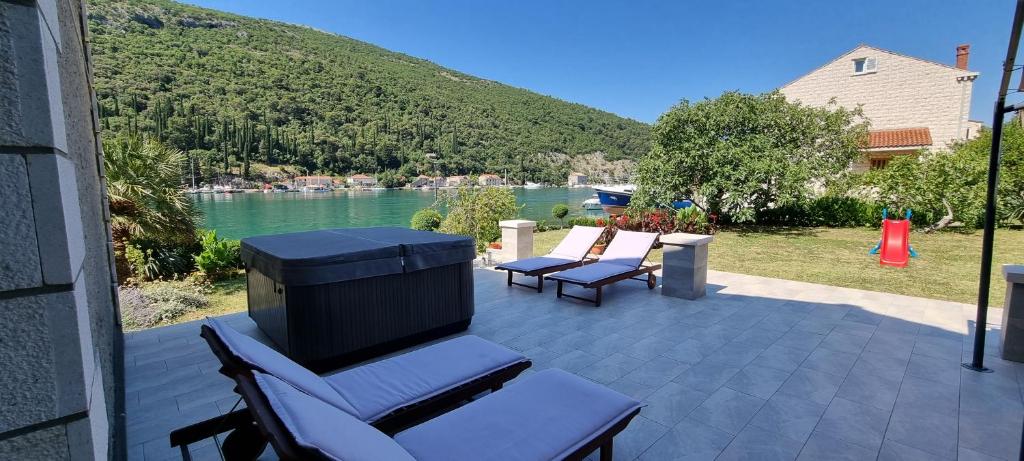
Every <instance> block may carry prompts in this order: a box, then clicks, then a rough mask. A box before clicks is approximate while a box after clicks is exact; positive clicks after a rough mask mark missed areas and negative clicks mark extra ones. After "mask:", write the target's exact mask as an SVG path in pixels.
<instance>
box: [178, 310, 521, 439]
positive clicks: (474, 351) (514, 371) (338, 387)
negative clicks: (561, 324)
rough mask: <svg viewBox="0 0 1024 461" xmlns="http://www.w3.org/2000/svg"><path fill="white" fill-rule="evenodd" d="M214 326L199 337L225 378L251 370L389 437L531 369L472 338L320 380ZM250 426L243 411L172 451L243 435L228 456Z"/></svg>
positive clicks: (208, 425)
mask: <svg viewBox="0 0 1024 461" xmlns="http://www.w3.org/2000/svg"><path fill="white" fill-rule="evenodd" d="M207 322H208V325H203V326H202V332H201V333H200V336H202V337H203V338H204V339H206V341H207V343H209V345H210V348H211V349H212V350H213V353H214V355H216V356H217V358H218V359H219V360H220V362H221V365H222V366H221V369H220V372H221V373H222V374H224V375H226V376H228V377H229V378H232V379H236V378H237V376H238V375H239V374H246V373H250V372H252V371H258V372H261V373H264V374H268V375H273V376H275V377H277V378H278V379H281V380H283V381H285V382H287V383H288V384H289V385H291V386H293V387H296V388H298V389H300V390H301V391H302V392H305V393H307V394H310V395H313V396H315V397H317V398H318V399H320V400H322V401H324V402H327V403H328V404H330V405H333V406H334V407H336V408H338V409H339V410H341V411H344V412H346V413H348V414H350V415H352V416H353V417H355V418H357V419H359V420H360V421H363V422H366V423H369V424H371V425H373V426H374V427H376V428H377V429H378V430H380V431H383V432H385V433H389V434H392V433H395V432H398V431H399V430H401V429H404V428H405V427H408V426H410V425H412V424H415V423H416V422H418V421H419V420H421V419H422V418H424V417H428V416H432V415H434V414H436V413H438V412H439V411H443V410H446V409H449V408H452V407H454V406H456V405H458V404H460V403H461V402H463V401H466V400H468V399H469V398H470V397H472V396H475V395H478V394H480V393H482V392H485V391H487V390H491V391H495V390H498V389H500V388H501V387H502V385H503V384H504V383H505V382H507V381H509V380H511V379H513V378H515V377H516V376H518V375H519V373H522V371H523V370H525V369H527V368H529V367H530V365H531V363H530V361H529V360H528V359H527V358H526V357H524V356H523V355H521V354H519V353H517V352H514V351H512V350H509V349H507V348H505V347H503V346H499V345H497V344H494V343H492V342H490V341H487V340H484V339H481V338H479V337H477V336H472V335H466V336H460V337H458V338H454V339H450V340H447V341H443V342H440V343H437V344H434V345H431V346H427V347H424V348H422V349H417V350H414V351H411V352H407V353H405V354H402V355H398V356H395V357H391V358H388V359H384V360H381V361H378V362H374V363H371V364H367V365H362V366H359V367H355V368H351V369H349V370H345V371H342V372H339V373H335V374H332V375H327V376H324V377H320V376H317V375H316V374H314V373H313V372H311V371H309V370H308V369H306V368H303V367H302V366H301V365H299V364H297V363H295V362H293V361H292V360H290V359H288V358H287V357H285V356H283V355H281V354H280V353H278V352H277V351H275V350H274V349H271V348H270V347H268V346H266V345H264V344H262V343H260V342H259V341H256V340H255V339H252V338H250V337H249V336H246V335H243V334H241V333H239V332H238V331H236V330H234V329H233V328H231V327H229V326H227V325H225V324H224V323H222V322H221V321H219V320H217V319H214V318H209V319H207ZM251 426H252V416H251V413H250V412H249V411H248V410H245V409H242V410H238V411H234V412H231V413H228V414H227V415H224V416H220V417H216V418H212V419H209V420H207V421H203V422H200V423H196V424H193V425H191V426H187V427H184V428H181V429H178V430H175V431H174V432H172V433H171V437H170V438H171V446H180V447H181V448H182V452H183V453H186V452H187V446H188V444H191V443H195V442H198V441H200V440H203V439H206V438H209V437H212V436H214V435H216V434H220V433H223V432H227V431H231V430H236V431H235V432H236V433H238V435H237V436H235V435H234V434H232V436H229V437H228V440H226V441H225V452H227V451H229V450H230V449H233V448H236V447H237V445H238V444H237V443H229V442H230V441H231V438H232V437H236V438H241V439H245V438H246V437H250V438H251V436H253V434H252V433H251ZM237 429H242V430H237ZM247 431H248V432H247ZM242 445H248V446H246V447H238V448H242V449H245V450H248V449H250V447H249V446H251V445H253V443H252V442H251V441H245V442H244V443H242ZM260 449H261V450H262V448H260Z"/></svg>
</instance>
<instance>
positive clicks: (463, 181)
mask: <svg viewBox="0 0 1024 461" xmlns="http://www.w3.org/2000/svg"><path fill="white" fill-rule="evenodd" d="M468 184H470V182H469V176H449V177H448V179H447V180H446V181H445V186H448V187H459V186H462V185H468Z"/></svg>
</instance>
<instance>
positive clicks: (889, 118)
mask: <svg viewBox="0 0 1024 461" xmlns="http://www.w3.org/2000/svg"><path fill="white" fill-rule="evenodd" d="M969 52H970V47H969V46H968V45H961V46H958V47H957V49H956V55H955V57H956V60H955V65H946V64H942V63H938V62H933V61H927V60H924V59H919V58H915V57H911V56H905V55H902V54H899V53H895V52H892V51H888V50H883V49H880V48H876V47H873V46H868V45H861V46H858V47H857V48H854V49H853V50H851V51H849V52H847V53H845V54H843V55H842V56H839V57H838V58H836V59H834V60H832V61H831V62H829V63H827V64H825V65H823V66H821V67H819V68H818V69H815V70H814V71H812V72H811V73H809V74H807V75H804V76H802V77H800V78H798V79H796V80H794V81H792V82H790V83H788V84H786V85H784V86H782V87H781V88H780V89H779V90H780V91H781V92H782V94H784V95H785V96H786V98H787V99H789V100H791V101H799V102H801V103H803V104H807V105H811V106H825V105H827V104H828V103H829V102H830V101H831V100H833V99H834V100H835V102H836V103H837V104H838V105H840V106H842V107H846V108H850V109H852V108H854V107H857V106H858V105H859V106H861V107H862V109H863V111H864V116H865V118H867V119H868V121H870V123H871V128H870V129H871V131H872V132H873V134H877V135H876V136H872V142H875V140H876V139H877V140H884V141H882V143H881V144H869V145H868V146H867V148H866V149H865V154H866V155H865V159H864V161H863V162H861V163H860V164H859V165H858V166H859V167H861V168H865V167H867V166H868V165H870V164H872V160H874V161H875V162H874V164H875V165H876V166H884V161H885V160H886V159H888V158H891V157H892V156H893V155H900V154H906V153H913V152H916V151H918V150H919V149H923V148H929V149H945V148H947V147H948V146H949V145H950V143H952V142H954V141H958V140H965V139H970V138H973V137H974V136H976V135H977V133H978V130H979V129H980V127H981V123H980V122H976V121H972V120H970V119H969V118H968V116H969V113H970V107H971V94H972V90H973V86H974V80H975V79H976V78H977V77H978V73H977V72H972V71H970V70H968V68H967V63H968V57H969ZM922 129H924V132H926V133H927V136H925V135H922ZM876 131H877V132H880V133H874V132H876ZM923 140H924V141H927V142H928V144H925V145H921V144H920V143H921V142H923ZM908 143H913V144H908Z"/></svg>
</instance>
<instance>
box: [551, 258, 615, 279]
mask: <svg viewBox="0 0 1024 461" xmlns="http://www.w3.org/2000/svg"><path fill="white" fill-rule="evenodd" d="M634 269H635V268H633V267H629V266H623V265H621V264H612V263H603V262H599V263H594V264H589V265H586V266H581V267H574V268H572V269H569V270H564V271H562V272H555V273H554V274H551V275H549V276H548V278H549V279H554V280H569V281H572V282H579V283H593V282H597V281H600V280H604V279H606V278H608V277H612V276H616V275H619V274H625V273H626V272H629V271H632V270H634Z"/></svg>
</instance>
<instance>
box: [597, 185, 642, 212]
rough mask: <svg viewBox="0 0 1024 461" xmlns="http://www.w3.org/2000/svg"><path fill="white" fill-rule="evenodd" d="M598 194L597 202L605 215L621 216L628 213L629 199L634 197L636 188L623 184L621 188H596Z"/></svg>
mask: <svg viewBox="0 0 1024 461" xmlns="http://www.w3.org/2000/svg"><path fill="white" fill-rule="evenodd" d="M594 190H595V191H596V192H597V194H596V195H597V200H598V203H599V204H600V206H601V209H602V210H604V212H605V213H608V214H614V215H619V214H622V213H624V212H625V211H626V207H628V206H629V199H630V198H631V197H633V192H635V191H636V186H634V185H632V184H623V185H621V186H594Z"/></svg>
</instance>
